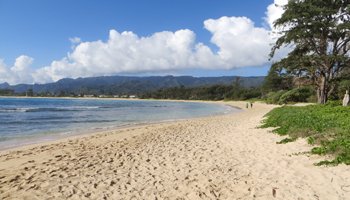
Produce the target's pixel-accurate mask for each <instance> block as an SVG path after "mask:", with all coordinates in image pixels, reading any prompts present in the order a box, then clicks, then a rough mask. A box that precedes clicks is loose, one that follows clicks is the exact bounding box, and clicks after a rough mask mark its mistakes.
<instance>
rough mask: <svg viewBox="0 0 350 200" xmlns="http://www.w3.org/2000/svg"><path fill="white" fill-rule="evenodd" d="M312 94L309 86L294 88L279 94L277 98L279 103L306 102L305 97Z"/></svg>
mask: <svg viewBox="0 0 350 200" xmlns="http://www.w3.org/2000/svg"><path fill="white" fill-rule="evenodd" d="M311 95H313V91H312V89H311V88H307V87H305V88H294V89H292V90H289V91H288V92H286V93H284V94H282V95H281V97H280V99H279V100H278V103H279V104H286V103H288V102H307V99H308V98H309V97H310V96H311Z"/></svg>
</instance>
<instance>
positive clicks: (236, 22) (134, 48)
mask: <svg viewBox="0 0 350 200" xmlns="http://www.w3.org/2000/svg"><path fill="white" fill-rule="evenodd" d="M286 2H287V0H275V2H274V4H271V5H270V6H269V7H268V8H267V11H266V13H265V14H266V17H265V18H264V19H265V21H266V22H267V23H268V24H269V26H270V28H263V27H258V26H256V25H255V24H254V22H253V21H252V20H251V19H249V18H247V17H226V16H224V17H221V18H218V19H208V20H205V21H204V28H205V29H206V30H208V31H209V32H210V33H211V34H212V37H211V40H210V41H211V43H212V44H214V45H215V46H217V50H216V51H214V50H213V49H211V48H210V47H209V46H208V45H205V44H204V43H200V42H197V41H196V34H195V33H194V32H193V31H191V30H188V29H181V30H177V31H174V32H171V31H162V32H156V33H154V34H152V35H150V36H146V37H142V36H139V35H137V34H135V33H133V32H129V31H124V32H118V31H117V30H110V31H109V36H108V39H107V40H106V41H102V40H97V41H84V42H83V41H82V40H81V39H80V38H78V37H74V38H70V39H69V40H70V42H71V43H72V50H71V52H69V53H68V54H67V56H65V57H63V58H62V59H60V60H54V61H52V63H51V64H50V65H48V66H44V67H42V68H39V69H36V70H30V68H29V66H30V65H31V64H32V62H33V59H32V58H30V57H28V56H20V57H18V58H17V60H16V62H15V64H14V66H12V67H7V66H6V65H5V64H4V62H3V61H2V60H0V72H1V75H0V82H3V81H8V82H10V83H19V82H27V83H31V82H37V83H45V82H52V81H57V80H59V79H61V78H65V77H71V78H77V77H88V76H101V75H113V74H118V73H129V74H130V73H145V72H147V73H152V72H157V73H159V72H167V71H177V70H182V69H196V68H197V69H233V68H238V67H247V66H262V65H265V64H267V63H268V54H269V52H270V49H271V44H272V43H273V42H274V38H273V37H272V36H271V30H272V29H273V28H272V23H273V21H274V20H275V19H277V18H278V17H280V15H281V14H282V13H283V10H281V9H282V8H281V7H280V6H276V5H275V4H277V5H282V4H284V3H286ZM3 71H4V72H6V73H5V75H4V73H3Z"/></svg>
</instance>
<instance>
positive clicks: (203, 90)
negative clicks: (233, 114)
mask: <svg viewBox="0 0 350 200" xmlns="http://www.w3.org/2000/svg"><path fill="white" fill-rule="evenodd" d="M140 97H141V98H145V99H146V98H152V99H183V100H214V101H218V100H247V99H252V98H260V97H261V91H260V89H259V88H244V87H241V86H240V85H239V84H237V82H236V83H235V84H233V85H231V86H225V85H214V86H206V87H205V86H204V87H192V88H186V87H183V86H182V87H173V88H167V89H160V90H157V91H154V92H148V93H145V94H143V95H141V96H140Z"/></svg>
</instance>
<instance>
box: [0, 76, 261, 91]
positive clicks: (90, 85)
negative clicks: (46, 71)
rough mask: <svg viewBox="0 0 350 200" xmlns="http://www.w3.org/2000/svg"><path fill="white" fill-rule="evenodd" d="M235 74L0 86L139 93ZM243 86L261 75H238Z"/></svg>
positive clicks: (220, 80) (226, 81)
mask: <svg viewBox="0 0 350 200" xmlns="http://www.w3.org/2000/svg"><path fill="white" fill-rule="evenodd" d="M236 78H237V76H223V77H198V78H197V77H192V76H150V77H133V76H102V77H91V78H77V79H70V78H65V79H61V80H59V81H57V82H54V83H47V84H34V85H31V84H19V85H11V86H10V85H8V84H7V83H3V84H0V89H12V90H14V92H15V93H24V92H26V91H27V90H28V89H33V91H34V93H51V94H59V93H65V94H73V93H74V94H97V95H99V94H111V95H112V94H141V93H144V92H149V91H154V90H158V89H161V88H171V87H180V86H185V87H197V86H210V85H217V84H221V85H230V84H232V83H233V81H234V80H236ZM239 79H240V84H241V86H243V87H246V88H249V87H257V86H260V85H261V84H262V82H263V80H264V77H262V76H259V77H239Z"/></svg>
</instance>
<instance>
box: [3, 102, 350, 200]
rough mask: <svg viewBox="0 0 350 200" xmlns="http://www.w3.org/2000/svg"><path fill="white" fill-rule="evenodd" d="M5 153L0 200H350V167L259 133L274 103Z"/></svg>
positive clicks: (298, 144)
mask: <svg viewBox="0 0 350 200" xmlns="http://www.w3.org/2000/svg"><path fill="white" fill-rule="evenodd" d="M231 104H232V105H235V106H239V107H242V108H243V112H240V113H238V114H237V113H236V114H229V115H223V116H213V117H206V118H201V119H191V120H184V121H180V122H171V123H165V124H153V125H147V126H140V127H134V128H126V129H122V130H115V131H108V132H104V133H97V134H94V135H92V136H91V135H90V136H85V137H79V138H73V139H66V140H61V141H57V142H53V143H50V144H40V145H35V146H32V147H24V148H18V149H15V150H11V151H3V152H2V153H1V155H0V199H325V200H330V199H350V167H349V166H345V165H339V166H337V167H316V166H314V165H313V163H315V162H317V161H320V160H321V159H322V158H320V157H317V156H313V155H309V154H307V153H303V152H305V151H308V150H310V146H309V145H307V144H306V142H305V141H304V140H298V141H297V142H294V143H289V144H284V145H277V144H276V142H277V141H279V140H281V137H279V136H277V135H274V134H272V133H270V132H269V130H267V129H258V128H256V127H257V126H258V125H259V124H260V122H261V120H262V118H263V116H264V114H266V113H267V112H268V111H270V110H271V109H272V108H273V106H270V105H264V104H259V103H256V104H254V107H253V109H245V103H244V102H235V103H231Z"/></svg>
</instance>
